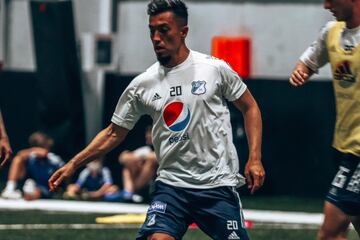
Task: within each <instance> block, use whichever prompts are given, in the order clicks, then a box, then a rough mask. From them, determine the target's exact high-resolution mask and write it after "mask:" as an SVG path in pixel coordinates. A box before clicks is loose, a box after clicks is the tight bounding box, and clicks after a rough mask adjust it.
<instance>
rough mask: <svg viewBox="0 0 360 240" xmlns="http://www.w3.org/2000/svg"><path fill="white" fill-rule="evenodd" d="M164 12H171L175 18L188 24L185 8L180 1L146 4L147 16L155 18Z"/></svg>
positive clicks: (155, 0)
mask: <svg viewBox="0 0 360 240" xmlns="http://www.w3.org/2000/svg"><path fill="white" fill-rule="evenodd" d="M166 11H171V12H173V13H174V14H175V15H176V16H177V17H179V18H181V19H182V20H184V24H185V25H187V23H188V10H187V6H186V5H185V3H184V2H183V1H182V0H151V1H150V3H149V4H148V9H147V13H148V15H149V16H155V15H157V14H159V13H163V12H166Z"/></svg>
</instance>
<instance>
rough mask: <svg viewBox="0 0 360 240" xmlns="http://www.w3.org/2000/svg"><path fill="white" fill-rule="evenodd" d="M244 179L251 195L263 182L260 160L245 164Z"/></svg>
mask: <svg viewBox="0 0 360 240" xmlns="http://www.w3.org/2000/svg"><path fill="white" fill-rule="evenodd" d="M245 177H246V181H247V184H248V188H249V189H251V190H250V191H251V194H253V193H254V192H255V191H256V190H258V189H259V188H261V186H262V185H263V184H264V180H265V170H264V167H263V165H262V163H261V161H260V160H249V161H248V162H247V163H246V166H245Z"/></svg>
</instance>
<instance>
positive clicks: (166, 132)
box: [111, 51, 246, 188]
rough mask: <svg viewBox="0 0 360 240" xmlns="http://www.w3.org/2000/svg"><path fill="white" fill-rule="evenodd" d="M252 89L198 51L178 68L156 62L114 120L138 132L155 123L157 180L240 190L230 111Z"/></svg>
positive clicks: (221, 63)
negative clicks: (143, 123) (143, 122)
mask: <svg viewBox="0 0 360 240" xmlns="http://www.w3.org/2000/svg"><path fill="white" fill-rule="evenodd" d="M245 90H246V85H245V84H244V83H243V82H242V80H241V78H240V77H239V76H238V74H237V73H235V72H234V71H233V70H232V69H231V68H230V67H229V66H228V65H227V64H226V63H225V62H224V61H222V60H219V59H215V58H213V57H211V56H208V55H204V54H201V53H198V52H195V51H190V54H189V56H188V58H187V59H186V60H185V61H184V62H183V63H181V64H180V65H178V66H175V67H173V68H165V67H163V66H161V65H160V64H159V63H155V64H154V65H152V66H151V67H150V68H149V69H147V70H146V72H144V73H143V74H140V75H139V76H137V77H136V78H135V79H134V80H133V81H132V82H131V83H130V84H129V86H128V87H127V88H126V90H125V91H124V92H123V94H122V96H121V97H120V99H119V102H118V104H117V106H116V109H115V112H114V114H113V117H112V119H111V121H112V122H113V123H114V124H116V125H119V126H121V127H124V128H126V129H129V130H130V129H132V128H133V126H134V125H135V123H136V121H137V120H138V119H139V118H140V116H141V115H144V114H148V115H150V116H151V118H152V119H153V130H152V135H153V144H154V149H155V153H156V156H157V160H158V162H159V168H158V172H157V174H158V176H157V180H159V181H162V182H164V183H166V184H170V185H173V186H178V187H186V188H213V187H218V186H240V185H242V184H244V183H245V181H244V178H243V177H242V176H241V175H240V174H239V160H238V156H237V152H236V149H235V146H234V144H233V137H232V129H231V124H230V112H229V109H228V106H227V104H226V101H225V99H227V100H229V101H235V100H237V99H239V98H240V96H241V95H242V94H243V93H244V92H245Z"/></svg>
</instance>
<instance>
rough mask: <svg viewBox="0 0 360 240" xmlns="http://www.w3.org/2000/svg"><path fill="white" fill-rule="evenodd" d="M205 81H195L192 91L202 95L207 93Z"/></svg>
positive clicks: (192, 84)
mask: <svg viewBox="0 0 360 240" xmlns="http://www.w3.org/2000/svg"><path fill="white" fill-rule="evenodd" d="M205 85H206V82H205V81H193V82H192V83H191V93H192V94H195V95H201V94H204V93H206V88H205Z"/></svg>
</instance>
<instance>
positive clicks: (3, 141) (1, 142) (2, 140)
mask: <svg viewBox="0 0 360 240" xmlns="http://www.w3.org/2000/svg"><path fill="white" fill-rule="evenodd" d="M11 154H12V150H11V147H10V143H9V137H8V135H7V133H6V129H5V124H4V119H3V117H2V114H1V110H0V166H1V167H3V166H4V165H5V163H6V162H7V161H8V160H9V159H10V156H11Z"/></svg>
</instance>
